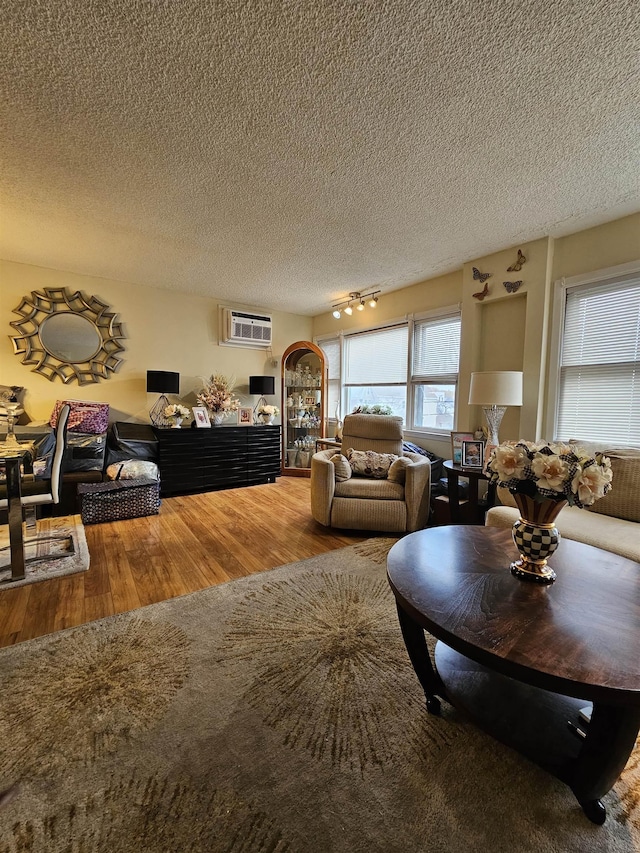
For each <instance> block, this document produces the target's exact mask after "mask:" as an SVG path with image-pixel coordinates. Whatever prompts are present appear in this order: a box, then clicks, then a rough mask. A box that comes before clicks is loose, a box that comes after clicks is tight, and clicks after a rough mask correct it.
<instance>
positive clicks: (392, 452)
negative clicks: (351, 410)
mask: <svg viewBox="0 0 640 853" xmlns="http://www.w3.org/2000/svg"><path fill="white" fill-rule="evenodd" d="M430 487H431V463H430V461H429V459H427V458H426V457H425V456H421V455H419V454H417V453H403V449H402V418H399V417H395V416H391V415H360V414H354V415H347V416H346V417H345V419H344V425H343V431H342V447H341V448H340V449H339V450H336V449H335V448H332V449H330V450H321V451H320V452H318V453H315V454H314V455H313V457H312V459H311V514H312V515H313V517H314V518H315V520H316V521H318V522H319V523H320V524H324V525H325V526H326V527H338V528H345V529H349V530H376V531H380V532H389V533H407V532H411V531H413V530H420V529H422V528H423V527H426V525H427V520H428V518H429V500H430Z"/></svg>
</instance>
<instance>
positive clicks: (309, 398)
mask: <svg viewBox="0 0 640 853" xmlns="http://www.w3.org/2000/svg"><path fill="white" fill-rule="evenodd" d="M326 373H327V369H326V363H325V358H324V354H323V352H322V350H321V349H320V348H319V347H317V346H316V345H315V344H312V343H311V342H310V341H298V342H297V343H295V344H291V346H290V347H288V349H287V350H286V351H285V353H284V355H283V357H282V473H283V474H289V475H291V476H294V477H308V476H309V475H310V474H311V457H312V456H313V454H314V453H315V449H316V441H317V440H318V439H319V438H324V434H325V433H324V430H325V424H326V393H327V388H326Z"/></svg>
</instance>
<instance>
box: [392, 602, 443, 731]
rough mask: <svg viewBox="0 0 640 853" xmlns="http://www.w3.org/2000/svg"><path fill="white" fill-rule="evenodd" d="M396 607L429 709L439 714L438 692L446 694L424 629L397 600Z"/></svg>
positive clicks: (409, 653)
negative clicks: (430, 653) (432, 659)
mask: <svg viewBox="0 0 640 853" xmlns="http://www.w3.org/2000/svg"><path fill="white" fill-rule="evenodd" d="M396 607H397V609H398V620H399V622H400V630H401V631H402V638H403V639H404V644H405V646H406V648H407V653H408V655H409V660H410V661H411V663H412V665H413V669H414V670H415V673H416V675H417V676H418V681H419V682H420V684H421V685H422V689H423V690H424V695H425V698H426V700H427V711H429V713H430V714H435V715H439V714H440V700H439V699H438V698H437V696H436V693H438V694H439V695H440V696H444V685H443V683H442V681H441V680H440V677H439V676H438V673H437V672H436V670H435V668H434V666H433V664H432V662H431V656H430V655H429V649H428V647H427V641H426V640H425V637H424V631H423V629H422V628H421V627H420V625H418V624H417V623H416V622H414V621H413V619H411V617H410V616H409V615H408V614H407V613H406V612H405V611H404V610H403V609H402V607H400V605H399V604H398V603H397V602H396Z"/></svg>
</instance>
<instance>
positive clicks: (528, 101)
mask: <svg viewBox="0 0 640 853" xmlns="http://www.w3.org/2000/svg"><path fill="white" fill-rule="evenodd" d="M1 13H2V27H3V30H4V38H3V49H2V51H0V85H1V86H2V111H3V113H2V114H3V120H2V121H3V125H4V126H3V127H2V129H1V131H2V132H1V138H0V156H1V157H2V169H1V174H0V192H1V195H0V203H1V205H2V207H1V211H2V227H1V230H0V255H1V256H2V257H4V258H6V259H9V260H16V261H21V262H26V263H33V264H38V265H41V266H47V267H54V268H58V269H64V270H70V271H73V272H79V273H84V274H89V275H96V276H103V277H107V278H111V279H119V280H123V281H131V282H137V283H140V284H147V285H152V286H156V287H166V288H171V289H175V290H177V291H186V292H191V293H197V294H203V295H211V296H214V297H218V298H220V299H222V300H226V301H232V302H234V303H243V304H246V305H252V306H255V307H264V308H272V309H280V310H287V311H293V312H296V313H302V314H317V313H321V312H323V311H325V310H327V309H328V306H329V305H330V304H331V303H332V302H335V301H338V300H339V299H340V298H341V297H344V296H345V295H346V294H348V292H349V291H351V290H359V291H364V292H366V291H368V290H372V289H379V288H381V289H382V291H383V293H384V292H387V291H390V290H394V289H397V288H399V287H402V286H404V285H407V284H413V283H415V282H418V281H422V280H424V279H425V278H429V277H432V276H434V275H436V274H438V273H442V272H447V271H450V270H452V269H456V268H458V267H460V266H461V265H462V263H463V262H465V261H467V260H470V259H473V258H476V257H479V256H481V255H483V254H486V253H489V252H492V251H496V250H499V249H502V248H506V247H509V246H514V245H516V244H519V243H524V242H526V241H528V240H532V239H535V238H537V237H540V236H543V235H546V234H550V235H552V236H559V235H561V234H566V233H570V232H573V231H578V230H581V229H582V228H586V227H589V226H591V225H595V224H598V223H601V222H605V221H609V220H612V219H616V218H618V217H619V216H622V215H625V214H627V213H631V212H633V211H636V210H640V168H639V166H640V133H639V130H640V60H639V56H638V47H639V44H640V4H638V2H637V0H485V1H484V2H482V0H419V2H418V0H308V1H307V0H226V2H223V0H82V2H78V0H29V2H24V0H2V4H1Z"/></svg>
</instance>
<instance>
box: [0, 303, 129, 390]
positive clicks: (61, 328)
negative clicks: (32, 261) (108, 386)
mask: <svg viewBox="0 0 640 853" xmlns="http://www.w3.org/2000/svg"><path fill="white" fill-rule="evenodd" d="M108 308H109V306H108V305H107V304H106V303H104V302H102V301H101V300H100V299H98V298H97V297H96V296H91V297H89V298H88V299H87V297H85V296H84V295H83V294H82V293H81V292H80V291H76V292H75V293H72V292H71V291H70V290H68V289H67V288H66V287H61V288H49V287H46V288H44V290H42V291H40V290H34V291H32V292H31V295H30V296H25V297H24V298H23V300H22V302H21V303H20V305H18V307H17V308H14V311H13V313H14V314H19V315H20V319H19V320H12V321H11V325H12V326H13V328H14V329H16V331H17V332H18V334H17V335H10V337H11V340H12V341H13V351H14V352H15V354H16V355H20V356H22V363H23V364H34V365H35V367H33V368H32V370H33V372H34V373H40V374H41V375H42V376H44V377H46V378H47V379H49V380H50V381H51V382H53V381H54V379H55V378H56V377H58V378H59V379H61V380H62V382H64V383H65V384H67V383H69V382H73V381H74V380H75V381H76V382H78V384H79V385H88V384H90V383H91V382H99V381H100V379H108V378H109V376H110V374H111V373H113V372H114V371H115V370H117V368H118V367H119V366H120V364H121V363H122V359H121V358H120V357H119V356H118V353H120V352H122V351H123V350H124V347H123V345H122V344H121V343H120V341H121V340H122V339H123V338H125V334H124V332H123V330H122V325H121V324H120V323H118V322H116V321H117V316H118V315H117V314H112V313H110V312H109V310H108Z"/></svg>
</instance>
